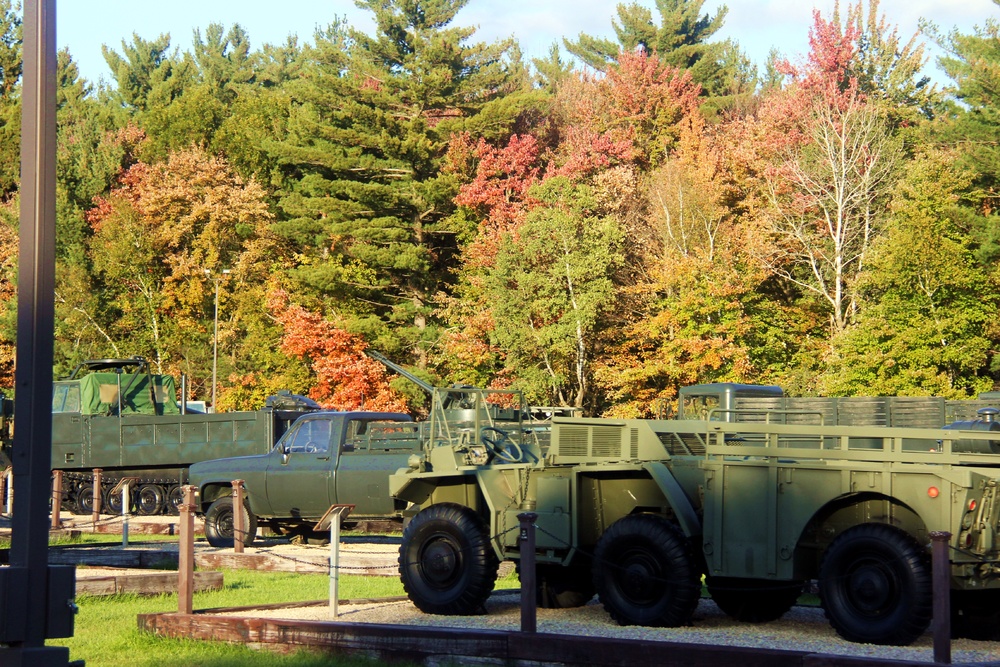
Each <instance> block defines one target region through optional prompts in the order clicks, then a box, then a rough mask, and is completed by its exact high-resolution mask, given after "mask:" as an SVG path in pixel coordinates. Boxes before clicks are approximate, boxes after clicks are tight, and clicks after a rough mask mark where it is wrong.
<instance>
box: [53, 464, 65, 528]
mask: <svg viewBox="0 0 1000 667" xmlns="http://www.w3.org/2000/svg"><path fill="white" fill-rule="evenodd" d="M62 477H63V473H62V470H54V471H53V472H52V529H53V530H58V528H59V526H60V525H61V524H60V523H59V513H60V512H61V511H62Z"/></svg>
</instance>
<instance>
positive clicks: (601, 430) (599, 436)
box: [592, 426, 622, 459]
mask: <svg viewBox="0 0 1000 667" xmlns="http://www.w3.org/2000/svg"><path fill="white" fill-rule="evenodd" d="M592 433H593V436H592V437H593V440H592V444H593V448H594V449H593V455H594V457H595V458H602V459H610V458H615V459H617V458H621V454H622V434H621V430H620V429H617V428H614V427H607V426H595V427H594V430H593V431H592Z"/></svg>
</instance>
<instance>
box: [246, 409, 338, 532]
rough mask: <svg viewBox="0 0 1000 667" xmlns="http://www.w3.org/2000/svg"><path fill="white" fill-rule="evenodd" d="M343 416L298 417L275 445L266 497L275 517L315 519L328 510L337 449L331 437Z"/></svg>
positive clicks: (269, 469) (268, 466) (268, 465)
mask: <svg viewBox="0 0 1000 667" xmlns="http://www.w3.org/2000/svg"><path fill="white" fill-rule="evenodd" d="M342 422H343V418H342V417H334V418H331V417H330V416H329V415H317V416H305V417H301V418H300V419H299V420H298V421H296V422H295V424H294V425H293V426H292V428H291V429H289V431H288V432H287V433H286V434H285V436H284V437H283V438H282V439H281V440H280V441H279V442H278V444H277V445H275V448H274V451H272V452H271V455H270V457H269V460H268V463H267V474H266V482H265V483H266V485H267V497H268V500H270V504H271V511H272V513H273V514H274V515H276V516H283V517H295V518H299V517H302V518H307V519H318V518H319V517H321V516H323V513H324V512H326V510H327V509H328V508H329V507H330V503H331V499H330V486H331V482H332V479H333V476H332V471H333V469H334V467H335V466H336V463H337V448H336V447H332V446H331V435H332V434H333V433H335V432H339V431H340V428H341V423H342Z"/></svg>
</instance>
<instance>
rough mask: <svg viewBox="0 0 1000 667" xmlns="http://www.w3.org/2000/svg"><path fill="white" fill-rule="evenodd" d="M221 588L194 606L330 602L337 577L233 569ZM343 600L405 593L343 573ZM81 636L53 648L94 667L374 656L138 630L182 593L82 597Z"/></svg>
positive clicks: (296, 663)
mask: <svg viewBox="0 0 1000 667" xmlns="http://www.w3.org/2000/svg"><path fill="white" fill-rule="evenodd" d="M223 579H224V582H225V583H224V588H223V589H222V590H220V591H206V592H203V593H195V596H194V608H195V609H211V608H216V607H242V606H247V605H254V604H272V603H277V602H305V601H309V600H324V599H327V597H328V595H329V585H330V580H329V578H328V577H327V576H326V575H322V574H296V573H291V572H257V571H249V570H226V571H224V573H223ZM339 591H340V597H341V598H342V599H343V598H368V597H382V596H389V595H402V594H403V589H402V584H400V582H399V580H398V579H397V578H395V577H363V576H355V575H343V576H341V577H340V580H339ZM77 605H78V606H79V608H80V613H79V614H77V616H76V625H75V629H74V636H73V637H71V638H68V639H59V640H49V641H48V642H47V645H49V646H67V647H69V652H70V660H84V661H86V664H87V667H166V666H168V665H169V666H170V667H174V666H182V665H183V666H191V667H272V666H275V667H277V666H281V667H320V665H322V666H324V667H330V666H335V667H372V666H374V665H378V664H381V663H379V662H378V661H373V660H367V659H353V658H342V657H339V656H336V657H331V656H327V655H321V654H317V653H309V652H299V653H295V654H291V655H279V654H276V653H271V652H269V651H266V650H260V651H258V650H254V649H250V648H248V647H246V646H243V645H234V644H226V643H223V642H209V641H193V640H186V639H166V638H162V637H156V636H153V635H150V634H146V633H142V632H139V630H138V625H137V621H136V617H137V616H138V615H139V614H150V613H159V612H173V611H177V595H176V594H169V595H158V596H153V597H140V596H136V595H115V596H109V597H92V596H81V597H79V598H77Z"/></svg>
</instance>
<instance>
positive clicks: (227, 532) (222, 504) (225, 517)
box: [205, 496, 257, 549]
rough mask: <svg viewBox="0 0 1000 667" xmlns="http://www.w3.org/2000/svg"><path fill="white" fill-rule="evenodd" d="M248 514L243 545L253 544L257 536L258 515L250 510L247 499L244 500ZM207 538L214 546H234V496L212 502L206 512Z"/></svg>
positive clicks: (223, 547)
mask: <svg viewBox="0 0 1000 667" xmlns="http://www.w3.org/2000/svg"><path fill="white" fill-rule="evenodd" d="M243 506H244V508H246V514H247V532H246V537H244V538H243V546H246V547H248V546H250V545H251V544H253V541H254V538H255V537H256V536H257V517H256V516H254V514H253V512H251V511H250V507H249V506H248V505H247V503H246V501H245V500H244V501H243ZM205 539H207V540H208V543H209V544H211V545H212V546H213V547H216V548H220V549H226V548H231V547H232V546H233V543H234V540H233V498H232V496H223V497H221V498H219V499H218V500H216V501H215V502H214V503H212V504H211V505H210V506H209V508H208V511H207V512H205Z"/></svg>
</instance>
